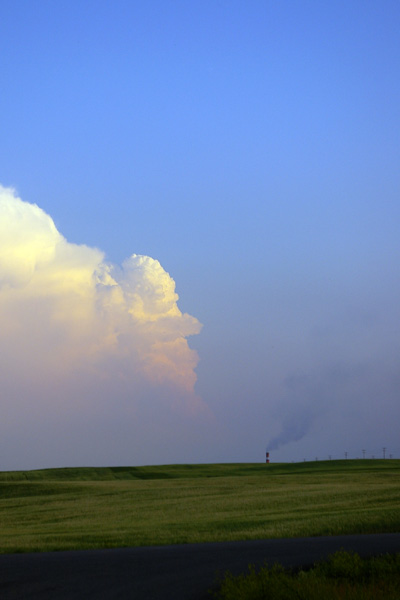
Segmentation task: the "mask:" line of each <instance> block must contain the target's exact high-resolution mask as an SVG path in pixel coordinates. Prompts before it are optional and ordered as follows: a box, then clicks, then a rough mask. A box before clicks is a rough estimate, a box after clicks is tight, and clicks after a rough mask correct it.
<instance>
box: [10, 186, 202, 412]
mask: <svg viewBox="0 0 400 600" xmlns="http://www.w3.org/2000/svg"><path fill="white" fill-rule="evenodd" d="M177 302H178V295H177V294H176V292H175V282H174V280H173V279H172V277H171V276H170V275H169V274H168V273H167V272H166V271H165V270H164V269H163V268H162V266H161V265H160V263H159V262H158V261H157V260H155V259H153V258H150V257H149V256H140V255H136V254H133V255H132V256H131V257H130V258H128V259H127V260H125V261H124V263H123V264H122V265H121V266H117V265H114V264H111V263H109V262H107V261H106V260H105V256H104V253H103V252H101V251H100V250H98V249H96V248H90V247H87V246H85V245H76V244H71V243H69V242H68V241H67V240H66V239H65V238H64V237H63V236H62V235H61V234H60V233H59V232H58V231H57V228H56V227H55V225H54V222H53V220H52V219H51V217H50V216H49V215H47V214H46V213H45V212H44V211H43V210H42V209H40V208H39V207H38V206H36V205H33V204H29V203H27V202H24V201H22V200H21V199H20V198H18V197H17V195H16V193H15V192H14V190H12V189H10V188H4V187H1V186H0V352H1V357H2V359H1V362H0V375H1V378H2V389H3V394H2V411H3V423H4V419H5V421H7V418H9V419H10V418H11V415H12V414H14V415H15V419H16V420H18V410H20V411H21V413H22V409H24V410H25V411H31V412H34V411H37V410H39V411H44V410H46V409H48V410H49V411H50V412H52V413H53V415H56V414H57V410H58V411H59V413H60V414H61V413H64V414H65V411H66V410H67V407H70V410H71V411H73V410H80V411H84V410H85V407H86V409H87V407H88V406H89V405H90V410H92V411H95V410H96V398H97V399H98V406H97V409H99V408H100V407H101V406H103V407H104V405H106V404H107V402H109V403H110V404H113V406H114V408H116V407H117V406H118V402H120V403H121V402H122V400H121V398H122V397H123V398H124V400H123V404H124V406H126V407H128V406H129V407H130V408H129V410H130V412H131V413H132V414H133V413H135V411H139V412H140V410H144V408H143V404H145V403H146V402H151V401H150V400H149V398H153V399H154V398H156V399H157V410H160V407H161V406H163V410H166V409H168V410H171V411H177V412H181V413H187V414H198V413H202V412H206V411H207V407H206V406H205V404H204V403H203V402H202V400H201V399H200V398H199V397H198V396H197V395H196V393H195V389H194V386H195V382H196V373H195V368H196V365H197V362H198V356H197V353H196V352H195V351H194V350H192V349H191V348H190V347H189V345H188V342H187V338H188V337H189V336H191V335H195V334H198V333H199V332H200V329H201V325H200V323H199V321H198V320H197V319H196V318H194V317H192V316H190V315H188V314H182V312H181V311H180V310H179V308H178V304H177ZM77 395H79V396H80V397H82V396H84V397H85V400H84V401H83V402H82V401H80V403H79V404H77V402H76V397H77ZM29 396H30V398H31V403H30V404H29V401H28V397H29ZM18 406H19V407H20V408H19V409H18V408H17V407H18ZM153 408H154V407H153ZM126 410H128V408H126ZM67 412H68V410H67Z"/></svg>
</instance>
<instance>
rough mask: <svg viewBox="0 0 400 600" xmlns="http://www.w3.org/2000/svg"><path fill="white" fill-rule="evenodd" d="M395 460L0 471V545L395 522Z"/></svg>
mask: <svg viewBox="0 0 400 600" xmlns="http://www.w3.org/2000/svg"><path fill="white" fill-rule="evenodd" d="M399 509H400V461H398V460H355V461H351V460H347V461H327V462H322V461H319V462H310V463H296V464H271V465H268V466H267V465H265V464H225V465H224V464H219V465H166V466H155V467H114V468H73V469H47V470H39V471H18V472H3V473H0V552H33V551H52V550H66V549H88V548H106V547H108V548H111V547H122V546H141V545H159V544H178V543H189V542H205V541H225V540H244V539H260V538H273V537H297V536H318V535H338V534H350V533H378V532H394V531H400V510H399Z"/></svg>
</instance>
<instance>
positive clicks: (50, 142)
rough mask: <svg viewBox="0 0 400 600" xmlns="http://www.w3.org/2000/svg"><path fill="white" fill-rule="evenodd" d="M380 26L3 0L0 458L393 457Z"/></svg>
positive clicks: (399, 94) (326, 13)
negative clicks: (267, 453) (268, 454)
mask: <svg viewBox="0 0 400 600" xmlns="http://www.w3.org/2000/svg"><path fill="white" fill-rule="evenodd" d="M399 28H400V5H399V3H398V2H397V1H395V0H384V1H375V0H346V1H345V0H343V1H342V0H334V1H332V2H320V1H319V0H301V1H300V0H283V1H282V2H272V1H270V0H251V1H250V2H249V1H244V0H229V1H228V0H213V1H210V0H201V1H200V0H192V1H190V2H187V1H183V0H171V1H170V2H164V1H162V0H148V1H147V2H135V1H132V0H129V1H127V0H116V1H115V2H108V1H105V0H96V1H95V0H79V1H78V0H68V2H67V1H65V0H60V1H58V2H53V1H51V0H33V1H32V0H12V1H11V0H3V1H2V2H1V5H0V73H1V81H2V85H1V89H0V132H1V142H2V143H1V144H0V185H1V187H0V469H1V470H13V469H36V468H44V467H64V466H91V465H92V466H107V465H146V464H167V463H217V462H263V461H265V452H266V451H267V450H268V451H269V452H270V458H271V462H281V461H287V462H291V461H296V462H297V461H303V460H315V459H316V458H318V459H319V460H323V459H328V458H329V457H332V458H345V455H346V454H345V453H347V456H348V457H349V458H362V457H363V456H366V457H372V456H374V457H376V458H378V457H379V458H380V457H382V456H383V452H384V451H383V448H385V449H386V450H385V455H386V457H389V456H393V457H397V458H400V436H399V426H398V423H399V421H400V260H399V258H400V235H399V231H400V169H399V164H400V144H399V140H400V72H399V71H400V67H399V65H400V38H399V35H398V32H399Z"/></svg>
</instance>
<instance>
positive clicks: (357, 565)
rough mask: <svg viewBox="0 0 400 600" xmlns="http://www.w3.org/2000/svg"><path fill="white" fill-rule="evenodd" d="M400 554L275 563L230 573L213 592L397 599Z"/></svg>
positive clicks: (275, 597)
mask: <svg viewBox="0 0 400 600" xmlns="http://www.w3.org/2000/svg"><path fill="white" fill-rule="evenodd" d="M399 590H400V554H396V555H393V556H391V555H385V556H379V557H373V558H367V559H361V558H360V556H358V554H352V553H349V552H344V551H343V550H342V551H340V552H336V553H335V554H333V555H332V556H331V557H329V559H328V560H327V561H324V562H321V563H319V564H316V565H315V566H314V567H313V568H312V569H309V570H307V571H304V570H297V571H296V570H284V569H283V568H282V567H281V566H279V565H275V566H273V567H272V568H268V567H267V566H266V567H264V568H262V569H260V571H259V572H256V571H255V570H254V568H252V567H250V569H249V573H248V574H245V575H239V576H237V577H233V576H232V575H230V574H229V573H228V574H227V575H226V576H225V578H224V579H223V580H222V582H221V583H220V585H219V589H218V591H217V592H215V593H212V596H213V597H214V598H215V599H216V600H291V599H296V600H321V598H323V599H324V600H398V599H399V597H400V596H399Z"/></svg>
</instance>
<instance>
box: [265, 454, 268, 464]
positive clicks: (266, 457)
mask: <svg viewBox="0 0 400 600" xmlns="http://www.w3.org/2000/svg"><path fill="white" fill-rule="evenodd" d="M265 462H266V463H267V465H269V452H266V453H265Z"/></svg>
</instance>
